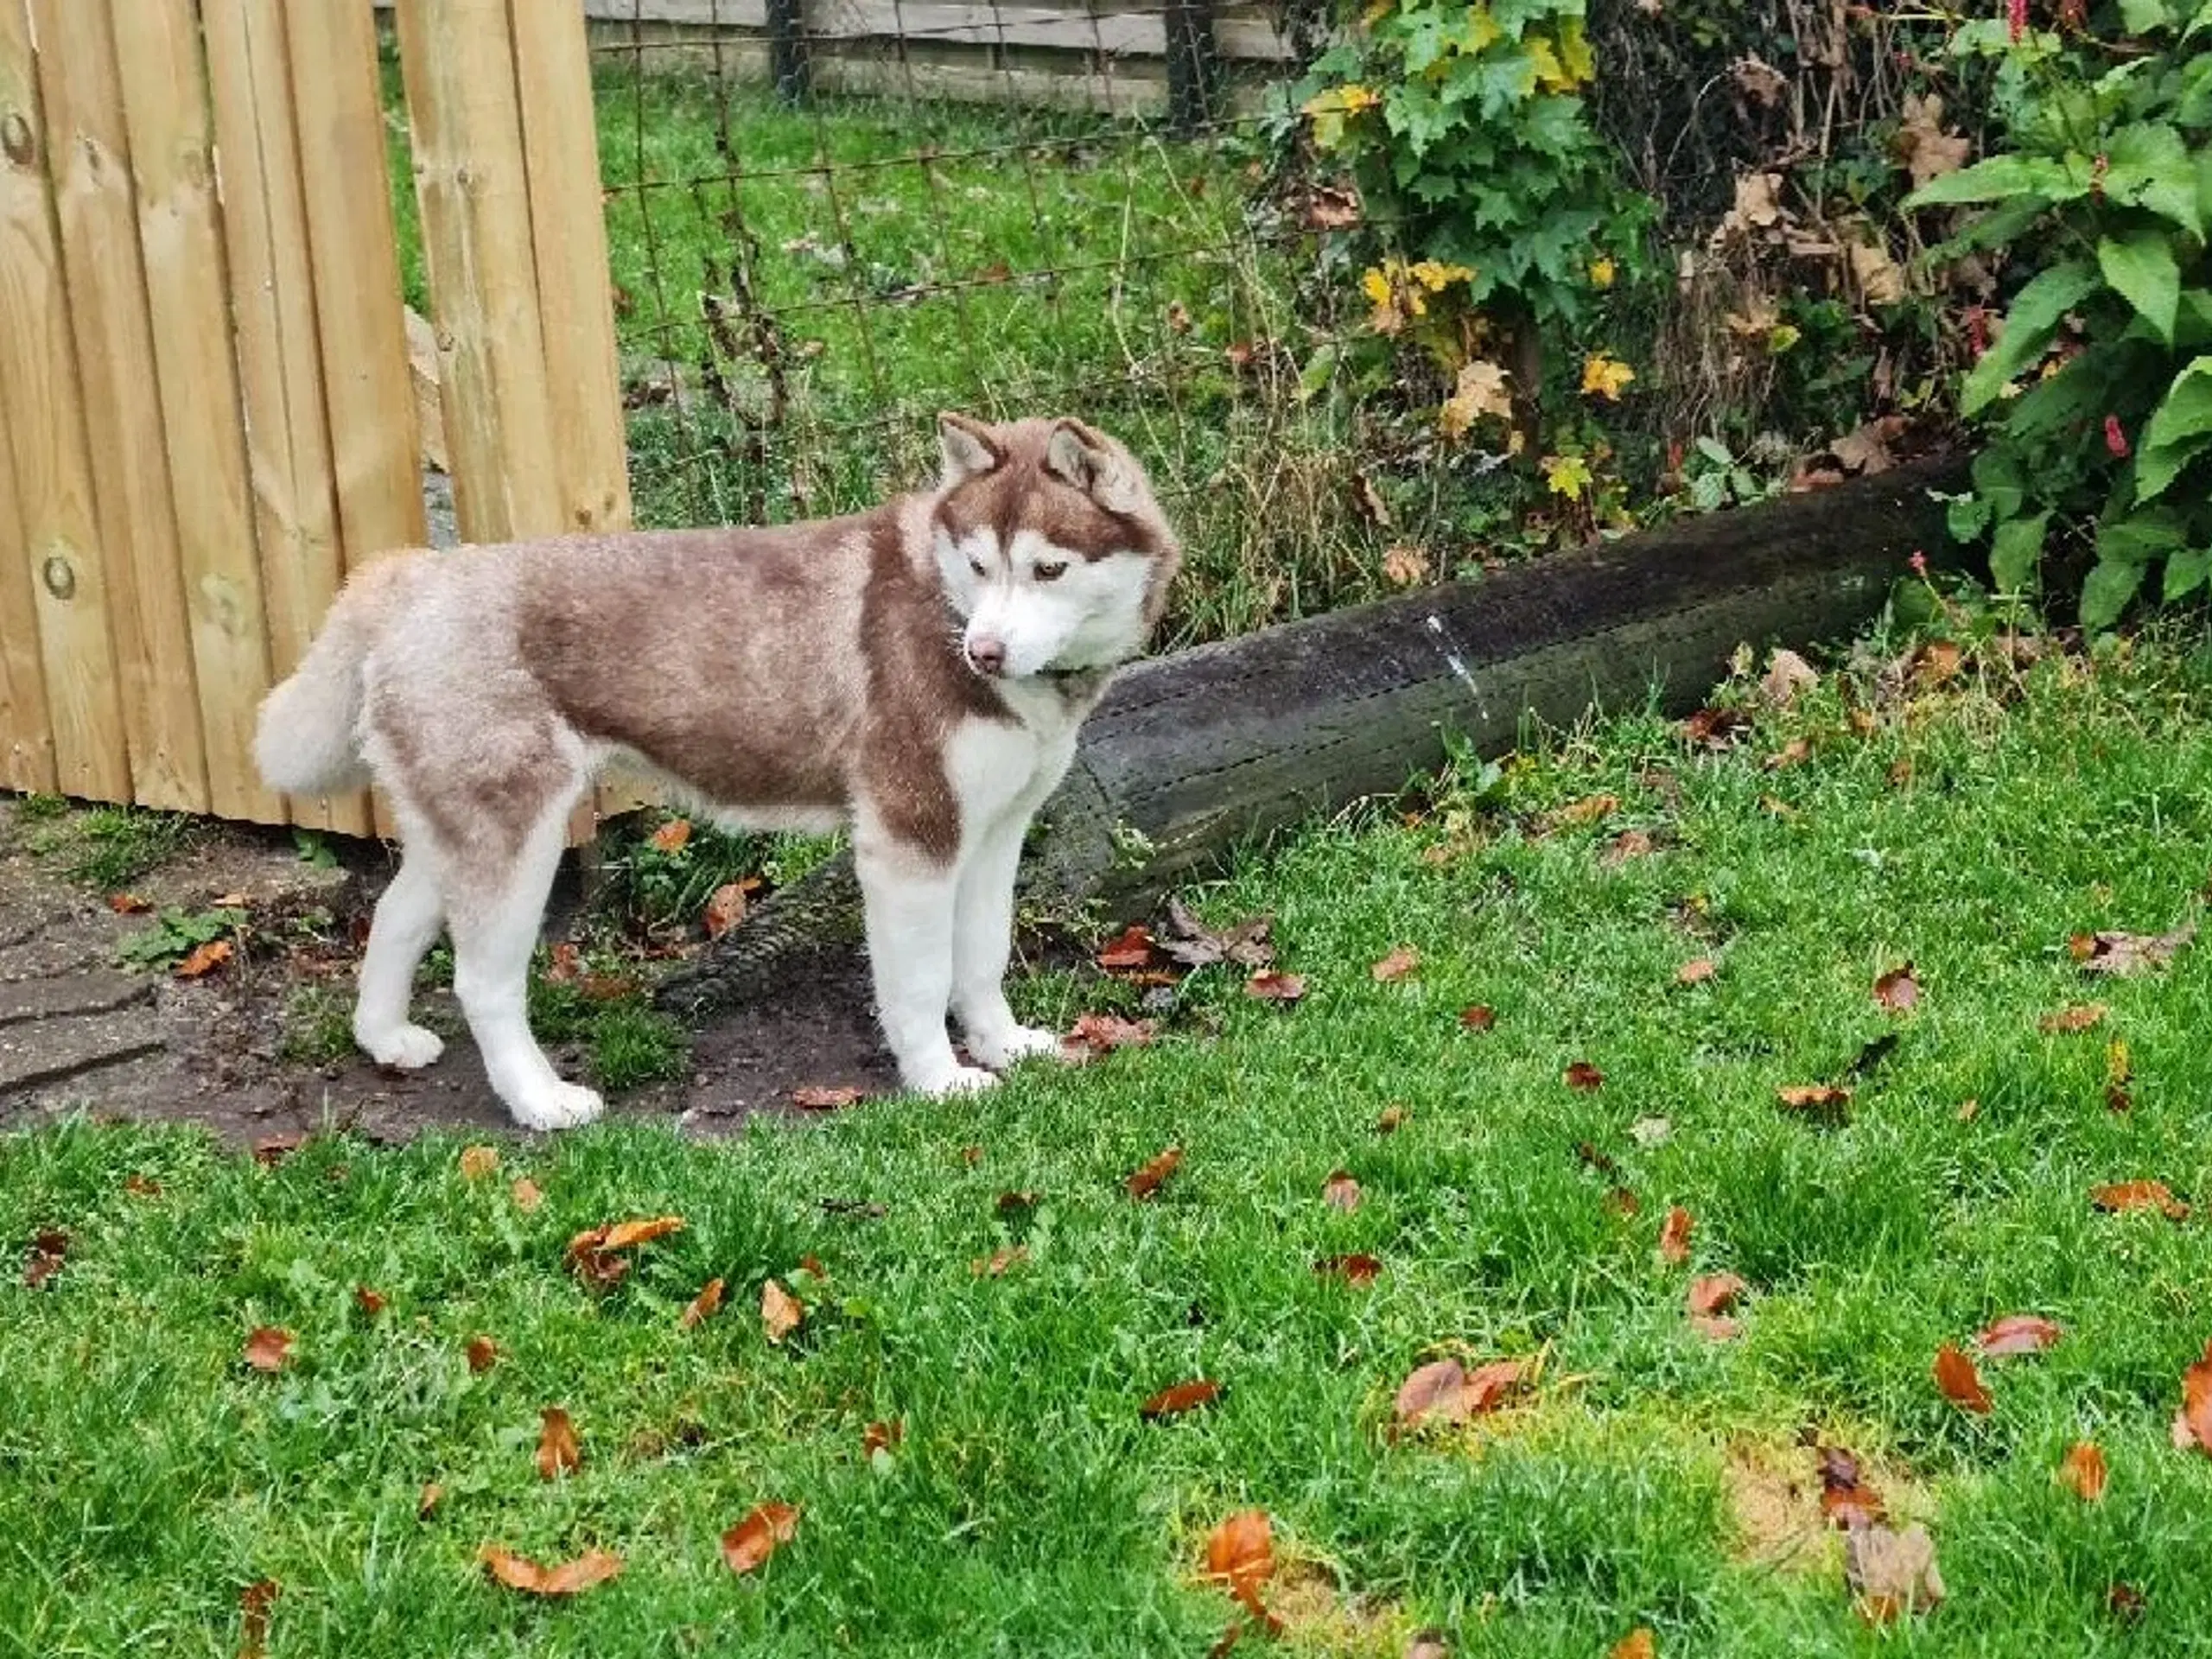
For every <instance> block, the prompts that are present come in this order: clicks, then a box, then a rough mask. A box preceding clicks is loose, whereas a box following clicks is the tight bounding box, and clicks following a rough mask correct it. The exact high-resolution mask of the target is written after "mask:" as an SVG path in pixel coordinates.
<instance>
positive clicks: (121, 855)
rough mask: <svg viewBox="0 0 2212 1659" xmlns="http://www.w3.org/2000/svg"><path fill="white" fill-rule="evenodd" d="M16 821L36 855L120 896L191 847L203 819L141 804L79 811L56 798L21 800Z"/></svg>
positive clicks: (79, 879)
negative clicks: (156, 809) (158, 810)
mask: <svg viewBox="0 0 2212 1659" xmlns="http://www.w3.org/2000/svg"><path fill="white" fill-rule="evenodd" d="M48 803H58V804H53V805H49V804H48ZM16 818H17V819H18V820H19V821H20V822H22V823H24V824H25V825H26V826H27V827H28V828H29V836H28V837H27V844H28V845H29V848H30V849H31V850H32V851H33V852H34V853H35V854H37V855H39V856H40V857H41V858H43V859H46V860H48V861H51V862H53V863H54V864H55V865H56V866H58V867H59V868H60V870H61V872H62V874H65V875H66V876H67V877H68V878H69V880H72V881H74V882H75V883H77V885H78V886H79V887H84V888H86V889H87V890H88V891H90V892H93V893H119V892H121V891H122V890H123V889H124V887H128V886H130V883H131V882H133V881H136V880H138V878H139V877H140V876H143V875H145V874H149V872H151V871H153V870H156V869H158V868H161V866H162V865H163V864H165V863H167V862H168V861H169V860H170V859H172V858H174V857H175V856H176V855H178V854H179V853H181V852H182V851H183V850H184V849H185V848H186V847H188V845H190V844H191V842H192V838H193V836H194V835H195V834H196V833H197V832H198V829H199V821H198V820H197V819H195V818H193V817H190V816H189V815H188V814H185V813H181V812H154V811H149V810H147V809H145V808H143V807H137V806H93V807H87V808H84V809H82V810H77V809H74V808H72V807H70V806H69V805H68V804H67V803H59V801H58V798H56V797H52V796H44V797H41V796H29V797H26V798H24V799H22V800H21V801H19V802H17V804H16Z"/></svg>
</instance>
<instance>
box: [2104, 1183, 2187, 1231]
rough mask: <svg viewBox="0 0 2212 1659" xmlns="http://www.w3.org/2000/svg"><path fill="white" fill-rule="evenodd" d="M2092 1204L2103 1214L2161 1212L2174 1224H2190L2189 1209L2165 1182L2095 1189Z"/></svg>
mask: <svg viewBox="0 0 2212 1659" xmlns="http://www.w3.org/2000/svg"><path fill="white" fill-rule="evenodd" d="M2089 1202H2090V1203H2091V1204H2094V1205H2096V1207H2097V1208H2098V1209H2100V1210H2107V1211H2114V1212H2118V1211H2126V1210H2159V1211H2164V1213H2165V1215H2166V1217H2167V1218H2168V1219H2169V1220H2172V1221H2187V1220H2188V1219H2189V1206H2188V1205H2185V1204H2183V1202H2182V1201H2181V1200H2180V1199H2179V1198H2176V1197H2174V1195H2173V1193H2172V1192H2170V1191H2169V1190H2168V1189H2167V1186H2166V1184H2165V1183H2164V1181H2117V1182H2114V1183H2113V1184H2112V1185H2109V1186H2100V1187H2094V1188H2092V1189H2091V1191H2090V1192H2089Z"/></svg>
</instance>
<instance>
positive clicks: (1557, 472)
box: [1536, 455, 1596, 501]
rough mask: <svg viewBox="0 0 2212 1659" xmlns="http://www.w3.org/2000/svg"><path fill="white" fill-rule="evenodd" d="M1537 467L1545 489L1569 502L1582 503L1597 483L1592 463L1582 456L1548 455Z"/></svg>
mask: <svg viewBox="0 0 2212 1659" xmlns="http://www.w3.org/2000/svg"><path fill="white" fill-rule="evenodd" d="M1536 465H1537V467H1538V468H1539V470H1541V472H1542V474H1543V475H1544V487H1545V488H1546V489H1548V490H1549V491H1550V492H1551V493H1553V494H1554V495H1556V496H1560V497H1563V498H1564V499H1567V500H1569V501H1580V499H1582V498H1583V495H1584V494H1585V493H1586V492H1587V491H1588V490H1589V488H1590V486H1591V485H1592V483H1593V482H1595V481H1596V480H1595V474H1592V472H1591V470H1590V463H1589V462H1588V461H1585V460H1583V458H1582V457H1581V456H1580V455H1546V456H1544V457H1543V458H1542V459H1541V460H1540V461H1538V462H1537V463H1536Z"/></svg>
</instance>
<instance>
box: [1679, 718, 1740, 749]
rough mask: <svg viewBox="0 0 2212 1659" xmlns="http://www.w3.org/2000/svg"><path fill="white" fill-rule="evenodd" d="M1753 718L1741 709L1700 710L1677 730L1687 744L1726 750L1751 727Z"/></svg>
mask: <svg viewBox="0 0 2212 1659" xmlns="http://www.w3.org/2000/svg"><path fill="white" fill-rule="evenodd" d="M1750 725H1751V716H1750V715H1747V714H1745V713H1744V712H1743V711H1742V710H1741V709H1699V710H1698V711H1697V712H1696V713H1695V714H1694V715H1690V716H1689V718H1688V719H1687V720H1685V721H1682V723H1681V725H1680V726H1678V727H1676V728H1675V730H1677V731H1678V732H1680V733H1681V736H1682V741H1685V742H1687V743H1692V744H1696V745H1699V746H1701V747H1705V748H1709V749H1725V748H1727V747H1730V746H1731V745H1732V744H1733V743H1734V742H1735V741H1736V739H1737V738H1738V736H1740V735H1741V734H1743V732H1744V731H1745V729H1746V728H1748V727H1749V726H1750Z"/></svg>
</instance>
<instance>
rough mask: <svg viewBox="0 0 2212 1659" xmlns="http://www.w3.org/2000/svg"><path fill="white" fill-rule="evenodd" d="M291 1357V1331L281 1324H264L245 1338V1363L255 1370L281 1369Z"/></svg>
mask: <svg viewBox="0 0 2212 1659" xmlns="http://www.w3.org/2000/svg"><path fill="white" fill-rule="evenodd" d="M291 1359H292V1333H291V1332H289V1331H287V1330H285V1329H284V1327H283V1326H282V1325H263V1326H261V1327H260V1328H259V1329H258V1330H257V1331H255V1332H253V1334H252V1335H251V1336H249V1337H248V1338H246V1339H245V1363H247V1364H249V1365H251V1366H252V1367H253V1369H254V1370H257V1371H262V1372H265V1373H270V1374H273V1373H275V1372H277V1371H281V1370H283V1369H284V1367H285V1366H287V1365H288V1364H289V1363H291Z"/></svg>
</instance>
